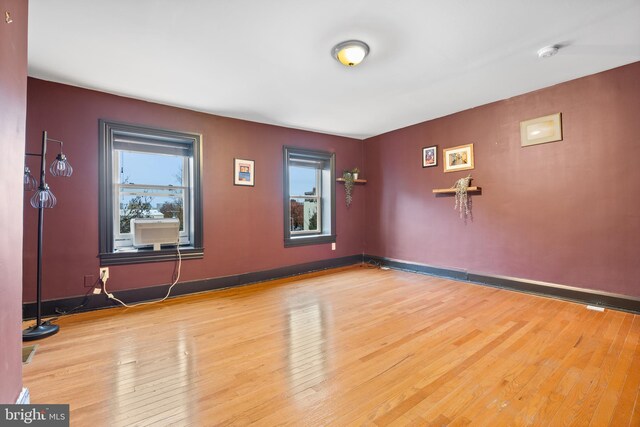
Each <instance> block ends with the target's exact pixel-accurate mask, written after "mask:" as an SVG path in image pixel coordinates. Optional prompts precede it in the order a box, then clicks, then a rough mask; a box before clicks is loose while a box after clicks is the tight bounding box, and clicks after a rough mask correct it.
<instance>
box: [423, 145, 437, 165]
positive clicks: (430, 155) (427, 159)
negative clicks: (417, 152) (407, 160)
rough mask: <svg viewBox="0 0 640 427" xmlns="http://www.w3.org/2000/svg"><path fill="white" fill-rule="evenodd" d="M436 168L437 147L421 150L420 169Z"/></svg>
mask: <svg viewBox="0 0 640 427" xmlns="http://www.w3.org/2000/svg"><path fill="white" fill-rule="evenodd" d="M433 166H438V146H437V145H433V146H431V147H424V148H423V149H422V167H423V168H430V167H433Z"/></svg>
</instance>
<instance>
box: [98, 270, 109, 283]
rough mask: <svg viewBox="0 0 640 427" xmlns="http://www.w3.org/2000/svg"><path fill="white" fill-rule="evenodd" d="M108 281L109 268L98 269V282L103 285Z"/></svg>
mask: <svg viewBox="0 0 640 427" xmlns="http://www.w3.org/2000/svg"><path fill="white" fill-rule="evenodd" d="M108 279H109V267H100V280H101V281H102V283H105V282H106V281H107V280H108Z"/></svg>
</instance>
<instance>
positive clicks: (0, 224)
mask: <svg viewBox="0 0 640 427" xmlns="http://www.w3.org/2000/svg"><path fill="white" fill-rule="evenodd" d="M27 4H28V3H27V2H26V1H22V0H0V147H1V149H0V152H1V153H2V155H1V156H0V188H2V197H3V203H2V204H0V229H1V230H2V237H1V238H0V278H1V279H0V403H15V402H16V399H17V398H18V395H19V394H20V390H21V389H22V358H21V357H22V356H21V348H22V331H21V329H22V327H21V325H22V305H21V298H22V196H23V194H22V172H23V169H22V168H23V165H24V137H25V120H26V117H25V116H26V111H27V107H26V102H27ZM5 11H8V12H9V13H10V15H11V18H12V19H13V22H11V23H9V24H8V23H6V22H5V19H4V18H5Z"/></svg>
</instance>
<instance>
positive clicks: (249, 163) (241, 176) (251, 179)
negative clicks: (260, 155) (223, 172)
mask: <svg viewBox="0 0 640 427" xmlns="http://www.w3.org/2000/svg"><path fill="white" fill-rule="evenodd" d="M233 161H234V173H233V184H234V185H245V186H248V187H253V186H254V183H255V174H256V169H255V162H254V161H253V160H244V159H233Z"/></svg>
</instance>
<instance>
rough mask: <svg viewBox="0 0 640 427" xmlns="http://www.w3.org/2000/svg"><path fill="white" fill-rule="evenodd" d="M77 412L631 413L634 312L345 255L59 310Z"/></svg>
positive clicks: (46, 392) (42, 364) (572, 417)
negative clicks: (358, 261)
mask: <svg viewBox="0 0 640 427" xmlns="http://www.w3.org/2000/svg"><path fill="white" fill-rule="evenodd" d="M59 324H60V325H61V330H60V333H59V334H58V335H55V336H53V337H50V338H47V339H45V340H43V341H41V342H39V343H38V344H39V347H38V351H37V353H36V355H35V357H34V359H33V361H32V363H31V364H30V365H26V366H25V367H24V383H25V386H26V387H29V389H30V392H31V396H32V403H70V404H71V425H72V426H92V427H95V426H101V425H104V426H120V425H122V426H124V425H127V426H128V425H140V426H146V425H170V424H175V425H198V426H208V425H247V424H251V423H256V424H259V425H281V424H288V425H309V426H315V425H328V424H331V425H340V426H342V425H399V426H404V425H421V426H422V425H451V426H460V425H466V424H470V423H471V424H475V425H487V426H501V425H536V426H558V425H580V426H589V425H591V426H607V425H610V426H616V427H618V426H640V401H639V397H638V395H639V390H640V316H637V315H633V314H628V313H624V312H617V311H612V310H606V311H605V312H604V313H598V312H594V311H590V310H587V309H586V308H585V307H584V306H582V305H579V304H573V303H568V302H564V301H559V300H553V299H547V298H541V297H536V296H531V295H525V294H520V293H515V292H509V291H503V290H497V289H492V288H488V287H482V286H474V285H469V284H465V283H460V282H455V281H452V280H445V279H440V278H434V277H429V276H423V275H417V274H412V273H405V272H400V271H394V270H389V271H382V270H377V269H368V268H365V267H353V268H347V269H341V270H337V271H332V272H331V274H312V275H307V276H301V277H299V278H295V279H287V280H279V281H273V282H267V283H262V284H257V285H251V286H245V287H241V288H235V289H228V290H222V291H216V292H210V293H206V294H201V295H193V296H187V297H182V298H176V299H172V300H169V301H167V302H165V303H162V304H158V305H155V306H146V307H141V308H134V309H111V310H103V311H96V312H91V313H84V314H78V315H73V316H69V317H66V318H62V319H60V320H59Z"/></svg>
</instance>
